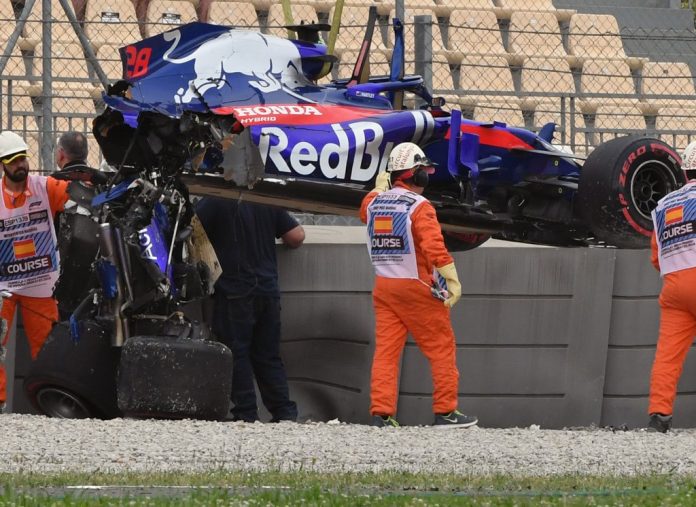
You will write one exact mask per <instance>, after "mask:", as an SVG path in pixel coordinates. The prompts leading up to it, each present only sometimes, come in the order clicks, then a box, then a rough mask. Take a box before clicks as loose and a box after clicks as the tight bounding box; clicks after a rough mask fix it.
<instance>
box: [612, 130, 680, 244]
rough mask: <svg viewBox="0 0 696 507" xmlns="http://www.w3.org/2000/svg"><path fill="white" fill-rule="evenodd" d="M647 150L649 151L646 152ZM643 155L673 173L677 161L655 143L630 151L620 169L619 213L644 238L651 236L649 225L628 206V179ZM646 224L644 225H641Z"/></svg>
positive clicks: (666, 150) (670, 153) (669, 151)
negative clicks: (665, 166) (662, 163)
mask: <svg viewBox="0 0 696 507" xmlns="http://www.w3.org/2000/svg"><path fill="white" fill-rule="evenodd" d="M648 149H649V150H650V151H648ZM645 155H650V156H652V157H654V158H655V159H657V160H661V161H662V162H664V163H665V164H667V165H668V166H669V167H670V168H671V169H672V170H673V171H677V168H676V167H675V166H676V164H677V162H678V160H675V159H674V157H673V155H674V153H673V152H671V150H669V149H667V147H665V146H662V145H660V144H657V143H650V144H643V145H641V146H639V147H638V148H636V149H635V150H633V151H631V152H630V153H629V154H628V156H626V159H625V161H624V163H623V165H622V167H621V172H620V173H619V178H618V203H619V211H620V213H621V215H622V216H623V218H625V219H626V221H627V222H628V224H629V225H630V226H631V227H632V228H633V229H634V230H635V231H636V232H638V233H640V234H642V235H644V236H648V237H649V236H650V235H651V234H652V229H651V227H650V226H651V224H649V223H647V221H646V220H645V218H644V217H642V216H636V213H635V211H634V210H633V209H632V207H631V206H630V205H629V203H630V202H631V197H630V192H631V189H630V186H629V182H630V177H631V176H632V173H633V170H634V169H635V168H636V167H637V165H638V164H639V162H641V161H642V159H643V158H644V157H645ZM642 222H646V223H644V224H643V223H642Z"/></svg>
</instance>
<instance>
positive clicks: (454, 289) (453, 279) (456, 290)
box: [436, 262, 462, 308]
mask: <svg viewBox="0 0 696 507" xmlns="http://www.w3.org/2000/svg"><path fill="white" fill-rule="evenodd" d="M436 269H437V272H438V273H440V275H442V277H443V278H444V279H445V281H446V282H447V292H448V294H449V297H448V298H447V299H445V306H446V307H447V308H452V307H453V306H454V305H455V304H456V303H457V301H459V298H461V297H462V284H460V283H459V277H458V276H457V268H455V267H454V262H452V263H450V264H447V265H445V266H442V267H441V268H436Z"/></svg>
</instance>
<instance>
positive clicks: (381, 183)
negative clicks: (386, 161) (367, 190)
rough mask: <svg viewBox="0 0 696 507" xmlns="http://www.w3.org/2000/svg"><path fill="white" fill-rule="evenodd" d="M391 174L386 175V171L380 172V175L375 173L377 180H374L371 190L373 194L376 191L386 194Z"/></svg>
mask: <svg viewBox="0 0 696 507" xmlns="http://www.w3.org/2000/svg"><path fill="white" fill-rule="evenodd" d="M390 178H391V173H388V172H387V171H382V172H380V173H377V179H376V180H375V188H374V189H373V192H374V191H375V190H376V191H377V192H386V191H387V190H389V188H390V187H391V180H390Z"/></svg>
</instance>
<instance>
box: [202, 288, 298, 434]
mask: <svg viewBox="0 0 696 507" xmlns="http://www.w3.org/2000/svg"><path fill="white" fill-rule="evenodd" d="M214 299H215V309H214V314H213V331H214V332H215V334H216V335H217V337H218V340H220V341H221V342H222V343H224V344H225V345H227V346H228V347H229V348H230V349H231V350H232V354H233V356H234V363H233V364H234V367H233V371H232V397H231V398H232V404H233V407H232V416H233V418H234V419H235V420H241V421H248V422H252V421H257V420H258V418H259V415H258V408H257V404H256V391H255V389H254V378H255V379H256V383H257V385H258V387H259V391H260V393H261V399H262V401H263V404H264V406H265V407H266V408H267V409H268V411H269V412H270V413H271V416H272V419H271V421H272V422H277V421H287V420H290V421H294V420H296V419H297V405H296V404H295V402H294V401H292V400H290V394H289V389H288V379H287V376H286V374H285V366H284V365H283V361H282V359H281V358H280V299H279V298H277V297H273V296H260V295H246V296H240V297H234V296H227V295H225V294H221V293H219V292H218V293H216V294H215V296H214Z"/></svg>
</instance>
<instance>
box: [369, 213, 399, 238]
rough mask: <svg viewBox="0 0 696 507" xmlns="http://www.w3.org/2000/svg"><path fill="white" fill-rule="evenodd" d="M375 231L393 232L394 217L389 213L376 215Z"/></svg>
mask: <svg viewBox="0 0 696 507" xmlns="http://www.w3.org/2000/svg"><path fill="white" fill-rule="evenodd" d="M373 231H374V233H375V234H391V233H392V232H393V231H394V222H393V218H392V217H391V216H388V215H380V216H376V217H375V223H374V228H373Z"/></svg>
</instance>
